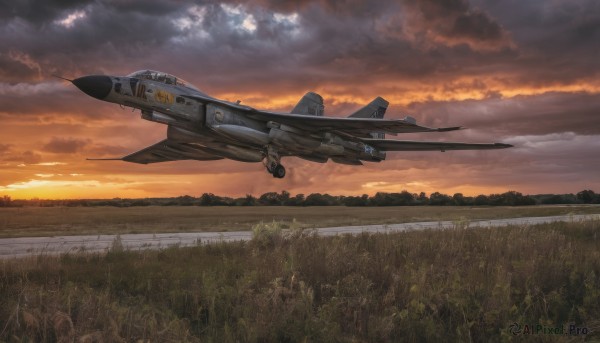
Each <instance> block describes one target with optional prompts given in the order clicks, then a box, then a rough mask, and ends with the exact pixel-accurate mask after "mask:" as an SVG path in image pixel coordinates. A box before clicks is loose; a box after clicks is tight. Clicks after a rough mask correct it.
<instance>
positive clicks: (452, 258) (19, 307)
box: [0, 221, 600, 342]
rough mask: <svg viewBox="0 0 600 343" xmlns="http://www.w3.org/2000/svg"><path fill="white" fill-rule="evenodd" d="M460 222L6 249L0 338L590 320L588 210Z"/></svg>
mask: <svg viewBox="0 0 600 343" xmlns="http://www.w3.org/2000/svg"><path fill="white" fill-rule="evenodd" d="M465 226H467V225H464V223H461V222H459V223H457V228H455V229H451V230H441V231H440V230H426V231H413V232H406V233H396V234H376V235H368V234H363V235H359V236H337V237H326V238H324V237H316V236H314V235H312V234H310V233H307V232H303V231H302V230H300V229H295V230H292V231H291V232H292V234H289V235H286V234H284V231H282V230H280V227H278V226H277V223H273V224H268V225H263V226H257V227H255V228H254V231H255V239H254V240H253V241H251V242H248V243H227V244H216V245H208V246H198V247H193V248H170V249H166V250H163V251H144V252H130V251H122V250H121V249H114V250H113V251H111V252H110V253H108V254H107V255H66V256H62V257H47V256H40V257H36V258H29V259H24V260H14V261H3V262H2V266H1V268H0V305H1V306H0V340H4V341H11V340H12V341H35V342H56V341H72V339H75V340H76V341H80V342H120V341H121V342H135V341H147V340H150V341H152V342H169V341H172V342H179V341H189V342H234V341H241V342H245V341H261V342H265V341H267V342H268V341H278V342H281V341H283V342H296V341H306V342H323V341H338V342H350V341H365V342H366V341H368V342H392V341H409V342H420V341H465V342H467V341H473V342H482V341H491V342H502V341H513V340H514V338H515V337H513V336H512V335H511V334H510V332H509V331H508V328H509V325H510V324H511V323H513V322H519V323H533V324H538V323H539V324H542V325H561V324H568V323H576V324H577V325H581V326H586V327H588V328H590V329H592V330H598V329H600V323H599V322H598V318H600V239H599V238H600V237H598V235H599V234H600V225H599V222H598V221H587V222H579V223H577V222H572V223H553V224H545V225H538V226H523V227H517V226H514V227H507V228H494V229H466V228H464V227H465ZM116 246H118V244H117V245H116ZM516 338H517V340H523V341H525V340H531V339H534V340H540V341H561V340H566V339H569V338H572V337H567V336H560V337H559V336H535V337H532V336H520V337H516ZM580 338H582V337H578V339H580ZM586 338H587V339H588V340H589V339H594V338H595V339H598V336H597V334H596V333H592V334H589V335H588V336H587V337H586Z"/></svg>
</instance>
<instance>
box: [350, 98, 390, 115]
mask: <svg viewBox="0 0 600 343" xmlns="http://www.w3.org/2000/svg"><path fill="white" fill-rule="evenodd" d="M389 104H390V103H389V102H387V101H386V100H385V99H384V98H382V97H380V96H378V97H376V98H375V99H373V101H371V102H370V103H369V104H367V105H366V106H365V107H363V108H361V109H360V110H358V111H356V112H354V113H352V114H351V115H350V116H349V118H378V119H383V116H384V115H385V111H386V110H387V108H388V105H389Z"/></svg>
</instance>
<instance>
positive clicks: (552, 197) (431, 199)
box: [0, 190, 600, 207]
mask: <svg viewBox="0 0 600 343" xmlns="http://www.w3.org/2000/svg"><path fill="white" fill-rule="evenodd" d="M550 204H600V194H596V193H595V192H594V191H592V190H583V191H581V192H578V193H577V194H572V193H571V194H537V195H523V194H522V193H519V192H515V191H509V192H506V193H502V194H490V195H483V194H481V195H477V196H465V195H463V194H462V193H455V194H454V195H448V194H443V193H439V192H434V193H431V194H430V195H429V196H428V195H427V194H426V193H424V192H421V193H418V194H417V193H410V192H408V191H402V192H400V193H385V192H378V193H376V194H375V195H372V196H369V195H367V194H363V195H361V196H344V195H330V194H326V193H325V194H321V193H312V194H309V195H307V196H305V195H304V194H296V195H294V196H292V195H291V194H290V193H289V192H287V191H281V193H277V192H268V193H264V194H262V195H260V196H259V197H255V196H253V195H251V194H247V195H246V196H244V197H239V198H232V197H225V196H219V195H215V194H212V193H204V194H202V195H201V196H199V197H193V196H190V195H184V196H180V197H174V198H143V199H125V198H114V199H67V200H49V199H37V198H36V199H29V200H20V199H19V200H12V199H11V198H10V197H9V196H6V195H5V196H3V197H0V207H24V206H39V207H52V206H115V207H130V206H528V205H550Z"/></svg>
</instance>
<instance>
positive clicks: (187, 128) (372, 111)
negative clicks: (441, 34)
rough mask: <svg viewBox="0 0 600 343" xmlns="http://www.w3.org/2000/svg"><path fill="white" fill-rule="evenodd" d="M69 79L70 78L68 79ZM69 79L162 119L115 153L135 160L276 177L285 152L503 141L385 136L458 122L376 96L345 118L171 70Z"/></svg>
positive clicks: (362, 151) (313, 98)
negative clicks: (147, 137) (266, 104)
mask: <svg viewBox="0 0 600 343" xmlns="http://www.w3.org/2000/svg"><path fill="white" fill-rule="evenodd" d="M66 80H68V79H66ZM68 81H71V82H72V83H73V84H74V85H75V86H77V88H79V89H80V90H81V91H83V92H84V93H86V94H87V95H89V96H91V97H94V98H96V99H99V100H103V101H108V102H112V103H116V104H119V105H121V106H126V107H131V108H133V109H138V110H140V112H141V117H142V118H143V119H146V120H149V121H153V122H157V123H161V124H165V125H167V134H166V136H167V137H166V139H164V140H162V141H160V142H158V143H156V144H154V145H152V146H149V147H147V148H144V149H142V150H140V151H137V152H134V153H132V154H130V155H127V156H125V157H121V158H110V159H95V160H122V161H127V162H133V163H142V164H147V163H157V162H166V161H178V160H198V161H211V160H220V159H224V158H228V159H232V160H236V161H242V162H262V163H264V165H265V167H266V170H267V171H268V172H269V173H270V174H272V175H273V177H275V178H283V177H284V176H285V174H286V171H285V168H284V166H283V165H282V164H281V160H282V158H283V157H288V156H296V157H299V158H302V159H305V160H308V161H313V162H318V163H325V162H327V161H329V160H331V161H333V162H335V163H341V164H349V165H362V164H363V161H367V162H381V161H383V160H385V158H386V152H387V151H436V150H437V151H442V152H443V151H446V150H482V149H504V148H509V147H511V145H509V144H502V143H454V142H424V141H411V140H393V139H385V135H386V134H390V135H397V134H400V133H412V132H445V131H454V130H459V129H461V127H441V128H431V127H426V126H421V125H418V124H417V123H416V120H415V119H414V118H412V117H409V116H407V117H404V118H403V119H384V115H385V112H386V110H387V107H388V104H389V103H388V102H387V101H386V100H384V99H383V98H381V97H377V98H375V99H374V100H373V101H371V103H369V104H368V105H366V106H365V107H363V108H361V109H359V110H358V111H356V112H354V113H352V114H351V115H349V116H348V117H347V118H342V117H337V116H336V117H328V116H325V115H324V114H325V107H324V105H323V98H322V97H321V96H320V95H319V94H316V93H314V92H308V93H306V94H305V95H304V96H303V97H302V98H301V99H300V101H299V102H298V104H297V105H296V106H294V108H293V109H292V110H291V112H290V113H279V112H272V111H263V110H258V109H255V108H252V107H250V106H246V105H243V104H241V103H240V101H237V102H235V103H234V102H229V101H225V100H220V99H217V98H214V97H212V96H209V95H207V94H206V93H204V92H202V91H200V90H199V89H198V88H196V87H194V86H193V85H192V84H190V83H188V82H186V81H184V80H182V79H181V78H178V77H176V76H173V75H170V74H167V73H163V72H159V71H153V70H141V71H136V72H134V73H132V74H129V75H127V76H109V75H88V76H83V77H80V78H77V79H74V80H68Z"/></svg>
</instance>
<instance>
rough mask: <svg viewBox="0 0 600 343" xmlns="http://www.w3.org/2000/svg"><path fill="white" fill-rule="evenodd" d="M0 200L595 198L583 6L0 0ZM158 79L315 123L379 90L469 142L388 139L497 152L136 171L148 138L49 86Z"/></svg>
mask: <svg viewBox="0 0 600 343" xmlns="http://www.w3.org/2000/svg"><path fill="white" fill-rule="evenodd" d="M0 8H2V11H0V138H1V139H0V195H9V196H12V197H13V198H32V197H40V198H112V197H155V196H178V195H183V194H190V195H200V194H202V193H204V192H212V193H215V194H220V195H231V196H240V195H244V194H246V193H251V194H255V195H259V194H262V193H264V192H267V191H280V190H283V189H285V190H288V191H290V192H291V193H293V194H295V193H315V192H329V193H333V194H363V193H368V194H373V193H375V192H377V191H388V192H392V191H400V190H404V189H406V190H408V191H410V192H420V191H425V192H427V193H431V192H433V191H441V192H445V193H449V194H453V193H454V192H462V193H465V194H479V193H486V194H487V193H495V192H504V191H508V190H517V191H521V192H523V193H528V194H537V193H559V192H560V193H563V192H564V193H570V192H578V191H580V190H583V189H595V190H596V191H600V172H599V170H600V79H599V76H600V63H599V62H598V61H600V2H599V1H597V0H529V1H517V0H504V1H496V0H418V1H413V0H395V1H376V2H374V1H366V0H365V1H360V0H345V1H344V0H342V1H333V0H331V1H326V0H320V1H317V0H314V1H313V0H301V1H277V0H253V1H230V2H211V1H207V2H195V3H192V2H184V1H158V0H151V1H148V0H122V1H119V0H114V1H110V0H95V1H73V0H61V1H52V0H28V1H9V0H0ZM146 68H149V69H157V70H161V71H165V72H168V73H171V74H175V75H177V76H179V77H181V78H183V79H186V80H188V81H189V82H191V83H193V84H194V85H196V86H197V87H198V88H200V89H202V90H203V91H204V92H206V93H208V94H211V95H213V96H215V97H219V98H224V99H227V100H231V101H235V100H237V99H241V100H242V101H243V103H245V104H248V105H251V106H253V107H257V108H265V109H271V110H278V111H283V110H289V109H291V108H292V107H293V105H294V104H295V102H296V101H297V100H298V99H299V98H300V97H301V96H302V95H303V94H304V93H305V92H306V91H309V90H312V91H316V92H318V93H320V94H321V95H322V96H323V97H324V98H325V107H326V115H331V116H345V115H348V114H349V113H351V112H352V111H353V110H356V109H357V108H359V107H361V105H363V104H365V103H367V102H369V101H370V100H371V99H372V98H374V97H376V96H378V95H380V96H382V97H384V98H385V99H387V100H388V101H390V103H391V105H390V107H389V108H388V112H387V114H386V116H387V117H389V118H402V117H404V116H405V115H411V116H413V117H415V118H416V119H417V121H418V122H419V123H421V124H423V125H428V126H456V125H462V126H466V127H468V128H469V129H468V130H463V131H459V132H452V133H437V134H436V133H429V134H419V135H416V134H411V135H405V136H402V137H399V138H401V139H417V138H418V139H428V140H455V141H468V142H505V143H510V144H514V145H515V148H512V149H508V150H498V151H485V152H482V151H479V152H471V151H462V152H461V151H455V152H446V153H440V152H426V153H417V152H410V153H390V154H388V160H387V161H384V162H382V163H379V164H373V163H368V164H366V165H365V166H363V167H353V166H343V165H338V164H334V163H331V162H329V163H327V164H317V163H311V162H307V161H304V160H300V159H296V158H288V159H287V160H285V159H284V163H285V165H286V167H287V170H288V175H287V176H286V178H285V179H282V180H280V179H274V178H273V177H272V176H271V175H269V174H267V173H266V172H265V171H264V167H263V166H262V165H261V164H247V163H241V162H234V161H227V160H225V161H212V162H195V161H184V162H169V163H162V164H155V165H146V166H144V165H136V164H130V163H126V162H120V161H108V162H98V161H86V160H85V158H86V157H114V156H123V155H126V154H128V153H130V152H133V151H136V150H139V149H141V148H143V147H145V146H148V145H151V144H153V143H155V142H157V141H159V140H161V139H162V138H163V137H164V136H165V133H166V127H165V126H163V125H160V124H156V123H151V122H148V121H144V120H142V119H141V118H140V117H139V112H134V113H132V112H131V111H130V110H122V109H121V108H119V107H118V106H117V105H115V104H109V103H104V102H101V101H99V100H96V99H93V98H90V97H88V96H86V95H85V94H83V93H81V92H80V91H79V90H78V89H76V88H75V87H74V86H73V85H71V84H69V83H67V82H61V81H60V80H57V79H55V78H52V77H51V75H52V74H59V75H63V76H65V77H68V78H75V77H78V76H82V75H86V74H102V73H104V74H112V75H124V74H129V73H130V72H132V71H135V70H139V69H146Z"/></svg>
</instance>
